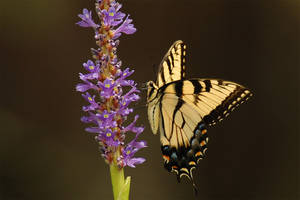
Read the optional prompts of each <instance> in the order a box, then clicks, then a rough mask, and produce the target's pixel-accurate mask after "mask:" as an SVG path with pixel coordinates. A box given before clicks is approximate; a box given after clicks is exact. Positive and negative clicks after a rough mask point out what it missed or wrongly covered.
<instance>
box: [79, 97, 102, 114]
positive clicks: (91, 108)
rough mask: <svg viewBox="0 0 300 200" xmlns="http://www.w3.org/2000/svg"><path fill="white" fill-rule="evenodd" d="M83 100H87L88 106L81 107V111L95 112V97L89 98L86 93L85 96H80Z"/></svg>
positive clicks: (96, 105)
mask: <svg viewBox="0 0 300 200" xmlns="http://www.w3.org/2000/svg"><path fill="white" fill-rule="evenodd" d="M82 96H83V98H84V99H85V100H87V101H88V102H89V103H90V105H88V106H83V108H82V110H83V111H91V110H96V109H97V108H99V105H98V103H96V102H95V95H94V96H91V95H90V94H89V93H88V92H87V93H86V94H82Z"/></svg>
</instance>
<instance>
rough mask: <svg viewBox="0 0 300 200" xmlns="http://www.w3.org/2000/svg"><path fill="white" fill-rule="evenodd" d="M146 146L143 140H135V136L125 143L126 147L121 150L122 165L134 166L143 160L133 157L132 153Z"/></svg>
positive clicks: (143, 160)
mask: <svg viewBox="0 0 300 200" xmlns="http://www.w3.org/2000/svg"><path fill="white" fill-rule="evenodd" d="M144 147H147V144H146V142H145V141H140V142H136V138H135V139H134V140H132V141H131V142H130V143H129V144H127V146H126V148H125V149H124V150H123V151H122V156H123V164H124V166H129V167H135V165H136V164H141V163H143V162H145V160H146V159H144V158H135V157H133V156H134V154H135V153H136V152H137V151H138V150H139V149H141V148H144Z"/></svg>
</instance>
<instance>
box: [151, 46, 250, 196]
mask: <svg viewBox="0 0 300 200" xmlns="http://www.w3.org/2000/svg"><path fill="white" fill-rule="evenodd" d="M185 64H186V45H185V44H184V43H183V42H182V41H181V40H178V41H176V42H175V43H174V44H173V45H172V46H171V47H170V49H169V50H168V52H167V53H166V55H165V56H164V58H163V60H162V61H161V63H160V65H159V70H158V75H157V80H156V82H155V83H154V82H153V81H149V82H147V105H148V119H149V122H150V126H151V129H152V131H153V133H154V134H157V133H158V132H160V142H161V151H162V154H163V160H164V167H165V168H166V169H167V170H168V171H170V172H175V173H176V174H177V180H178V182H179V181H180V179H181V177H182V176H187V177H188V178H189V179H190V180H191V181H192V184H193V186H194V189H195V191H197V188H196V185H195V183H194V180H193V175H192V170H194V169H195V168H196V167H197V165H198V164H199V161H200V160H202V159H203V158H204V157H205V154H206V151H207V143H208V135H207V128H209V127H211V126H213V125H215V124H216V123H217V122H219V121H222V120H223V119H224V118H225V117H227V116H228V115H229V114H230V113H231V112H232V111H233V110H234V109H235V108H236V107H238V106H239V105H240V104H242V103H244V102H245V101H246V100H248V98H249V97H250V96H252V93H251V92H250V91H249V90H248V89H247V88H245V87H244V86H242V85H239V84H237V83H234V82H230V81H224V80H221V79H201V78H198V79H197V78H196V79H185Z"/></svg>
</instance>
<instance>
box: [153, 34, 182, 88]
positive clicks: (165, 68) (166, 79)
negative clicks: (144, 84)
mask: <svg viewBox="0 0 300 200" xmlns="http://www.w3.org/2000/svg"><path fill="white" fill-rule="evenodd" d="M185 62H186V45H185V44H184V43H183V42H182V41H181V40H178V41H176V42H174V43H173V45H172V46H171V47H170V49H169V50H168V52H167V53H166V55H165V56H164V58H163V59H162V61H161V63H160V66H159V72H158V76H157V81H156V84H157V86H158V87H162V86H163V85H165V84H168V83H170V82H173V81H177V80H182V79H184V77H185Z"/></svg>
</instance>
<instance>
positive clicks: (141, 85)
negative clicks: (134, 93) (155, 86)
mask: <svg viewBox="0 0 300 200" xmlns="http://www.w3.org/2000/svg"><path fill="white" fill-rule="evenodd" d="M138 89H140V90H147V82H144V83H141V84H139V86H138Z"/></svg>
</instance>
